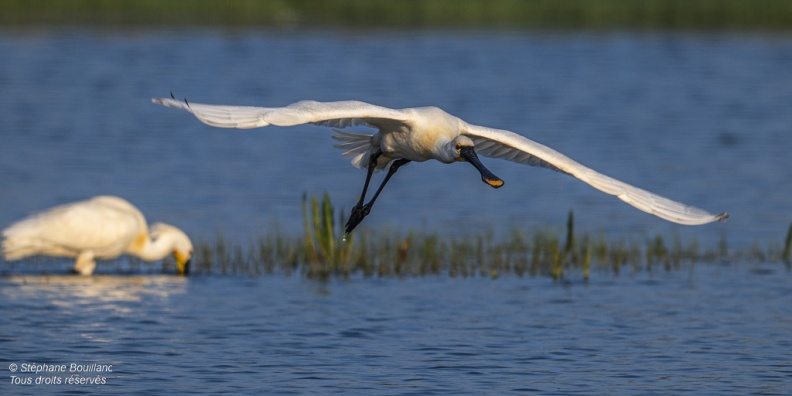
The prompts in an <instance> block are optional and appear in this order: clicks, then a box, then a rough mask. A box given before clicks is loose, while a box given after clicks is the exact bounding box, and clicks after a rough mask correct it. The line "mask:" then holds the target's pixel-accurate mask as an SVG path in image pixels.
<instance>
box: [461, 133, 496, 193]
mask: <svg viewBox="0 0 792 396" xmlns="http://www.w3.org/2000/svg"><path fill="white" fill-rule="evenodd" d="M451 144H452V145H453V147H454V151H455V153H456V160H457V161H465V162H470V164H472V165H473V166H475V167H476V169H477V170H478V171H479V173H481V181H483V182H484V183H487V184H488V185H489V186H490V187H492V188H500V187H501V186H503V180H502V179H501V178H500V177H498V176H495V175H494V174H493V173H492V172H490V170H489V169H487V168H486V167H485V166H484V164H482V163H481V161H479V158H478V155H476V149H475V144H473V140H471V139H470V138H469V137H467V136H465V135H459V136H457V137H456V138H454V140H452V141H451Z"/></svg>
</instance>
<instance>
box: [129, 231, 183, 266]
mask: <svg viewBox="0 0 792 396" xmlns="http://www.w3.org/2000/svg"><path fill="white" fill-rule="evenodd" d="M172 252H173V240H172V239H171V238H170V236H168V235H162V236H160V237H159V238H157V240H155V241H152V240H151V238H150V237H149V236H146V239H145V242H144V243H143V244H142V245H141V246H140V247H139V248H138V249H136V251H134V252H133V253H134V254H135V255H136V256H138V257H140V258H141V259H143V260H145V261H156V260H161V259H163V258H165V256H167V255H169V254H170V253H172Z"/></svg>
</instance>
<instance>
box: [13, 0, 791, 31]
mask: <svg viewBox="0 0 792 396" xmlns="http://www.w3.org/2000/svg"><path fill="white" fill-rule="evenodd" d="M0 23H2V24H3V25H27V24H69V25H74V24H85V25H101V26H112V25H150V26H157V25H161V26H168V27H169V26H174V25H212V26H227V27H273V26H275V27H277V26H295V25H300V26H305V27H311V28H312V27H322V26H331V27H333V26H334V27H341V28H345V29H346V28H371V27H390V28H457V29H458V28H508V29H513V28H584V29H607V28H615V29H625V28H627V29H762V30H789V29H790V28H792V2H790V1H788V0H562V1H559V0H532V1H522V0H377V1H360V0H278V1H258V0H225V1H216V0H169V1H160V0H123V1H119V0H35V1H31V0H4V1H2V2H0Z"/></svg>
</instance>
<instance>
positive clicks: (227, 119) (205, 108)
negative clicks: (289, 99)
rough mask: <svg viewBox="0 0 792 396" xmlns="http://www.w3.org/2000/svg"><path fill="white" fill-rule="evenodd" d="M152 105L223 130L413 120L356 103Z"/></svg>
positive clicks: (393, 124)
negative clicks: (190, 114) (257, 105)
mask: <svg viewBox="0 0 792 396" xmlns="http://www.w3.org/2000/svg"><path fill="white" fill-rule="evenodd" d="M152 102H154V103H156V104H160V105H163V106H167V107H173V108H176V109H182V110H186V111H189V112H190V113H192V114H193V115H194V116H195V117H196V118H198V119H199V120H201V122H203V123H205V124H208V125H211V126H216V127H220V128H239V129H249V128H259V127H265V126H268V125H277V126H293V125H300V124H316V125H322V126H328V127H333V128H346V127H349V126H356V125H365V126H369V127H372V128H377V129H382V128H385V129H388V130H397V129H398V128H400V127H402V126H405V125H407V124H408V123H409V122H410V120H411V117H412V114H411V112H410V109H405V110H396V109H389V108H387V107H382V106H376V105H373V104H369V103H365V102H358V101H354V100H348V101H342V102H316V101H312V100H303V101H300V102H297V103H292V104H290V105H288V106H286V107H253V106H218V105H207V104H201V103H191V102H187V101H181V100H176V99H163V98H154V99H152Z"/></svg>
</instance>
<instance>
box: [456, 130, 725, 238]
mask: <svg viewBox="0 0 792 396" xmlns="http://www.w3.org/2000/svg"><path fill="white" fill-rule="evenodd" d="M464 129H465V130H464V131H463V132H462V133H463V134H465V135H467V136H469V137H470V138H471V139H473V141H474V142H475V144H476V152H477V153H479V154H481V155H484V156H487V157H491V158H501V159H505V160H508V161H513V162H517V163H521V164H526V165H531V166H541V167H545V168H549V169H553V170H557V171H560V172H564V173H568V174H570V175H572V176H575V177H576V178H578V179H580V180H582V181H584V182H586V183H588V184H589V185H591V186H592V187H594V188H596V189H598V190H600V191H602V192H604V193H606V194H610V195H615V196H617V197H618V198H619V199H621V200H622V201H624V202H627V203H628V204H630V205H632V206H634V207H636V208H638V209H640V210H642V211H644V212H647V213H651V214H653V215H655V216H658V217H660V218H663V219H666V220H668V221H672V222H674V223H679V224H687V225H700V224H707V223H711V222H713V221H718V220H725V219H727V218H728V217H729V214H728V213H721V214H717V215H713V214H711V213H709V212H707V211H705V210H702V209H699V208H695V207H692V206H687V205H685V204H682V203H679V202H676V201H672V200H670V199H668V198H665V197H661V196H659V195H657V194H653V193H650V192H649V191H646V190H643V189H640V188H638V187H635V186H632V185H630V184H627V183H624V182H622V181H619V180H616V179H614V178H612V177H609V176H606V175H603V174H602V173H599V172H597V171H595V170H593V169H591V168H588V167H586V166H584V165H581V164H580V163H578V162H576V161H574V160H572V159H571V158H569V157H567V156H566V155H563V154H561V153H559V152H558V151H555V150H553V149H551V148H550V147H547V146H545V145H543V144H540V143H537V142H534V141H533V140H530V139H528V138H525V137H523V136H521V135H518V134H516V133H514V132H510V131H504V130H500V129H492V128H487V127H482V126H477V125H470V124H468V125H466V126H465V127H464Z"/></svg>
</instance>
